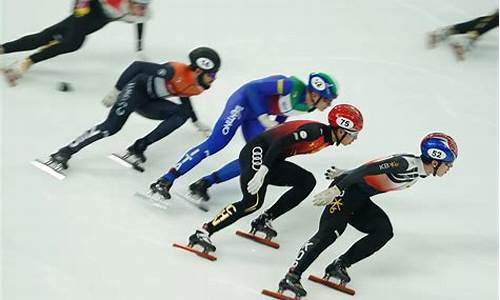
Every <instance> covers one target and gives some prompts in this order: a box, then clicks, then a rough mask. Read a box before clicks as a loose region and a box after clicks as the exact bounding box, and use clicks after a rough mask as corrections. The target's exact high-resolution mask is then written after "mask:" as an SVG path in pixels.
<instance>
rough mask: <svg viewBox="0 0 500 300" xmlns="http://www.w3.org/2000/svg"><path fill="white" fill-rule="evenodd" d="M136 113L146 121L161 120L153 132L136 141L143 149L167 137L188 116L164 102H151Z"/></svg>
mask: <svg viewBox="0 0 500 300" xmlns="http://www.w3.org/2000/svg"><path fill="white" fill-rule="evenodd" d="M137 113H139V114H140V115H142V116H144V117H146V118H148V119H153V120H163V122H161V123H160V124H159V125H158V126H157V127H156V128H155V129H154V130H153V131H151V132H150V133H148V134H147V135H146V136H144V137H142V138H141V139H139V140H137V141H136V143H140V144H141V145H143V146H144V147H147V146H149V145H151V144H153V143H155V142H157V141H159V140H161V139H163V138H164V137H166V136H168V135H169V134H170V133H172V132H173V131H174V130H176V129H177V128H179V127H181V126H182V125H183V124H184V123H185V122H186V120H187V119H188V115H187V114H186V113H185V112H184V110H183V109H182V107H181V106H180V105H178V104H175V103H173V102H170V101H166V100H160V101H153V102H152V103H149V104H147V105H144V106H141V107H140V108H138V109H137ZM144 149H145V148H144Z"/></svg>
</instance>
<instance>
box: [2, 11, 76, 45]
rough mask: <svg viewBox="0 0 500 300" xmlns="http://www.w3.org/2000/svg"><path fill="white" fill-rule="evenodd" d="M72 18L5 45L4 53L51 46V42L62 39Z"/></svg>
mask: <svg viewBox="0 0 500 300" xmlns="http://www.w3.org/2000/svg"><path fill="white" fill-rule="evenodd" d="M71 18H72V17H68V18H66V19H64V20H63V21H61V22H59V23H57V24H55V25H53V26H51V27H48V28H46V29H44V30H42V31H40V32H38V33H35V34H30V35H26V36H23V37H21V38H19V39H17V40H15V41H11V42H7V43H5V44H3V45H2V47H3V48H4V53H11V52H19V51H26V50H33V49H37V48H39V47H42V46H45V45H47V44H49V43H50V42H51V41H54V40H55V39H57V38H58V37H60V35H61V34H62V32H63V31H64V30H65V28H66V27H67V26H68V25H69V23H70V22H72V21H71Z"/></svg>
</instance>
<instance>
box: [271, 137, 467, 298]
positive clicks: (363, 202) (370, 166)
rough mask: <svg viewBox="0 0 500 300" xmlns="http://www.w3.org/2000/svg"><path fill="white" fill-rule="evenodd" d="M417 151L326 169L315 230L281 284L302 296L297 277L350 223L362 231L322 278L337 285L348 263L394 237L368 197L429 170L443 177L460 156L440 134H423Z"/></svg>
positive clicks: (343, 278)
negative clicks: (346, 168) (344, 168)
mask: <svg viewBox="0 0 500 300" xmlns="http://www.w3.org/2000/svg"><path fill="white" fill-rule="evenodd" d="M421 150H422V154H421V156H415V155H411V154H400V155H392V156H389V157H387V158H383V159H379V160H375V161H371V162H368V163H366V164H364V165H362V166H360V167H358V168H356V169H353V170H350V171H340V170H338V169H335V168H332V169H330V170H328V171H327V173H326V174H325V175H326V176H327V179H333V181H332V183H331V184H330V187H329V188H328V189H327V190H325V191H323V192H321V193H319V194H317V195H315V197H314V198H315V199H314V200H313V203H314V204H315V205H318V206H323V205H326V207H325V209H324V211H323V214H322V215H321V219H320V223H319V230H318V232H316V234H315V235H314V236H313V237H311V238H310V239H309V240H308V241H307V242H306V243H305V244H304V245H303V246H302V248H301V249H300V251H299V254H298V256H297V258H296V260H295V262H294V263H293V265H292V267H291V268H290V270H289V272H288V274H287V275H286V276H285V278H284V279H283V280H282V281H281V282H280V283H279V289H280V290H282V291H283V290H291V291H292V292H295V293H296V294H297V293H298V294H301V295H305V294H306V293H305V291H304V290H303V288H302V286H301V285H300V281H299V279H300V277H301V275H302V273H303V272H304V271H305V270H306V269H307V268H308V267H309V266H310V265H311V264H312V263H313V262H314V260H315V259H316V258H317V257H318V256H319V255H320V254H321V253H322V252H323V251H324V250H325V249H326V248H328V247H329V246H330V245H331V244H333V242H335V240H336V239H337V238H338V237H339V236H341V235H342V233H343V232H344V230H345V229H346V226H347V224H350V225H351V226H353V227H354V228H356V229H357V230H359V231H361V232H363V233H365V234H366V236H365V237H363V238H361V239H360V240H359V241H357V242H356V243H354V245H352V246H351V247H350V248H349V250H347V252H345V253H344V254H342V255H341V256H340V257H339V258H337V259H335V260H334V261H333V262H332V263H331V264H330V265H328V266H327V267H326V269H325V278H330V277H334V278H337V279H339V280H340V281H341V284H346V283H348V282H349V281H350V280H351V279H350V277H349V275H348V273H347V268H348V267H350V266H351V265H353V264H355V263H357V262H359V261H361V260H362V259H365V258H367V257H368V256H370V255H372V254H373V253H375V252H376V251H378V250H380V249H381V248H382V247H383V246H384V245H385V244H386V243H387V242H388V241H389V240H390V239H391V238H392V237H393V231H392V225H391V222H390V220H389V217H388V216H387V215H386V214H385V212H384V211H383V210H382V209H381V208H380V207H379V206H378V205H376V204H375V203H374V202H373V201H372V200H371V199H370V197H372V196H375V195H378V194H381V193H386V192H389V191H394V190H401V189H406V188H409V187H410V186H412V185H413V184H414V183H415V182H417V180H418V179H420V178H425V177H427V176H428V175H430V174H433V175H434V176H443V175H444V174H446V172H448V170H449V169H450V168H451V167H452V165H453V161H454V160H455V159H456V157H457V156H458V148H457V146H456V143H455V142H454V140H453V139H452V138H451V137H449V136H447V135H445V134H442V133H432V134H429V135H427V136H426V137H425V138H424V139H423V140H422V143H421Z"/></svg>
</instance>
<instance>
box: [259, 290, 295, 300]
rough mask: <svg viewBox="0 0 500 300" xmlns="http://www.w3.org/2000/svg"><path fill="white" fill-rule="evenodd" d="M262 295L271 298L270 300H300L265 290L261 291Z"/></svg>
mask: <svg viewBox="0 0 500 300" xmlns="http://www.w3.org/2000/svg"><path fill="white" fill-rule="evenodd" d="M262 294H263V295H266V296H269V297H272V298H275V299H281V300H299V299H300V297H299V296H295V298H292V297H288V296H285V295H284V294H283V293H279V292H273V291H270V290H266V289H264V290H262Z"/></svg>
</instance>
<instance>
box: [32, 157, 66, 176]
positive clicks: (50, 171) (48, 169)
mask: <svg viewBox="0 0 500 300" xmlns="http://www.w3.org/2000/svg"><path fill="white" fill-rule="evenodd" d="M31 164H32V165H33V166H35V167H37V168H38V169H40V170H42V171H43V172H45V173H47V174H49V175H51V176H53V177H55V178H57V179H59V180H63V179H64V178H66V175H64V173H62V172H59V171H56V170H55V169H54V168H52V167H51V166H49V165H48V164H47V162H42V161H40V160H38V159H35V160H33V161H32V162H31Z"/></svg>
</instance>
